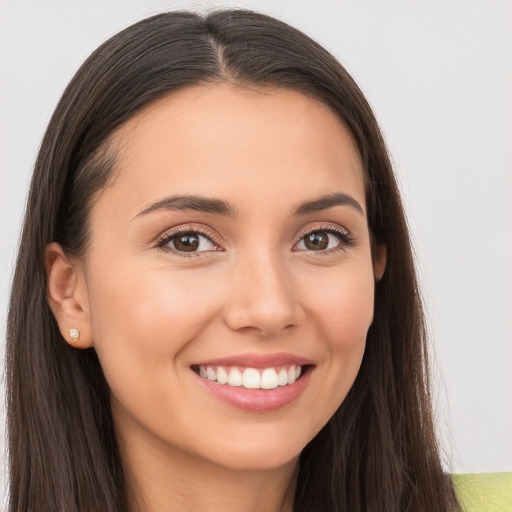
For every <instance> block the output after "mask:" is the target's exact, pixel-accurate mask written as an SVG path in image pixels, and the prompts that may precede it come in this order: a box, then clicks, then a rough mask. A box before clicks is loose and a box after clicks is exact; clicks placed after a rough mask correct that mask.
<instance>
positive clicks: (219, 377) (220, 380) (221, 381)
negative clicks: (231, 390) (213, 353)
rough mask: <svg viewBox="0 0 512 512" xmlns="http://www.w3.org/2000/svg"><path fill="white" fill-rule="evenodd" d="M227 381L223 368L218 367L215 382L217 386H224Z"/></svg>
mask: <svg viewBox="0 0 512 512" xmlns="http://www.w3.org/2000/svg"><path fill="white" fill-rule="evenodd" d="M227 381H228V374H227V373H226V370H224V368H221V367H220V366H219V367H218V368H217V382H218V383H219V384H226V382H227Z"/></svg>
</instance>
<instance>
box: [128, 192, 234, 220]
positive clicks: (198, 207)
mask: <svg viewBox="0 0 512 512" xmlns="http://www.w3.org/2000/svg"><path fill="white" fill-rule="evenodd" d="M156 210H194V211H197V212H206V213H213V214H217V215H226V216H229V217H236V215H237V212H236V209H235V208H234V207H233V206H232V205H230V204H229V203H228V202H226V201H223V200H222V199H213V198H208V197H201V196H194V195H184V196H172V197H167V198H166V199H162V201H158V202H157V203H154V204H152V205H151V206H148V207H147V208H146V209H144V210H142V211H141V212H140V213H139V214H138V215H137V217H140V216H141V215H147V214H148V213H151V212H154V211H156Z"/></svg>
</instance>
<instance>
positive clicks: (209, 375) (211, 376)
mask: <svg viewBox="0 0 512 512" xmlns="http://www.w3.org/2000/svg"><path fill="white" fill-rule="evenodd" d="M206 378H207V379H208V380H217V374H216V373H215V370H214V369H213V368H210V367H209V366H208V368H206Z"/></svg>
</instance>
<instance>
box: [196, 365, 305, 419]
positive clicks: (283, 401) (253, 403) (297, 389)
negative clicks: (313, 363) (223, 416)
mask: <svg viewBox="0 0 512 512" xmlns="http://www.w3.org/2000/svg"><path fill="white" fill-rule="evenodd" d="M312 370H313V368H312V367H308V368H306V371H305V372H304V374H303V375H301V377H300V378H299V379H298V380H296V381H295V382H294V383H293V384H287V385H286V386H279V387H278V388H275V389H246V388H244V387H243V386H229V385H228V384H219V383H218V382H216V381H212V380H208V379H205V378H204V377H201V376H200V375H197V374H196V375H197V378H198V379H200V381H201V383H202V385H203V386H204V387H205V388H206V389H207V390H208V391H209V392H210V393H212V394H213V395H215V396H216V397H217V398H218V399H219V400H222V401H223V402H225V403H227V404H228V405H231V406H232V407H236V408H237V409H240V410H242V411H249V412H269V411H275V410H277V409H281V408H282V407H285V406H286V405H288V404H290V403H292V402H293V401H294V400H295V399H297V398H298V397H299V396H300V394H301V393H302V392H303V391H304V389H305V387H306V386H307V384H308V381H309V376H310V375H311V372H312Z"/></svg>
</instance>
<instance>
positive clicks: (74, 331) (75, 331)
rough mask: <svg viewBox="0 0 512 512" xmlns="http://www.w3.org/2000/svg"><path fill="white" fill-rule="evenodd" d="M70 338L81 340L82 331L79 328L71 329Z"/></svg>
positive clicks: (75, 340) (74, 340)
mask: <svg viewBox="0 0 512 512" xmlns="http://www.w3.org/2000/svg"><path fill="white" fill-rule="evenodd" d="M69 339H70V340H71V341H72V342H74V343H76V342H77V341H79V340H80V331H79V330H78V329H70V330H69Z"/></svg>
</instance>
